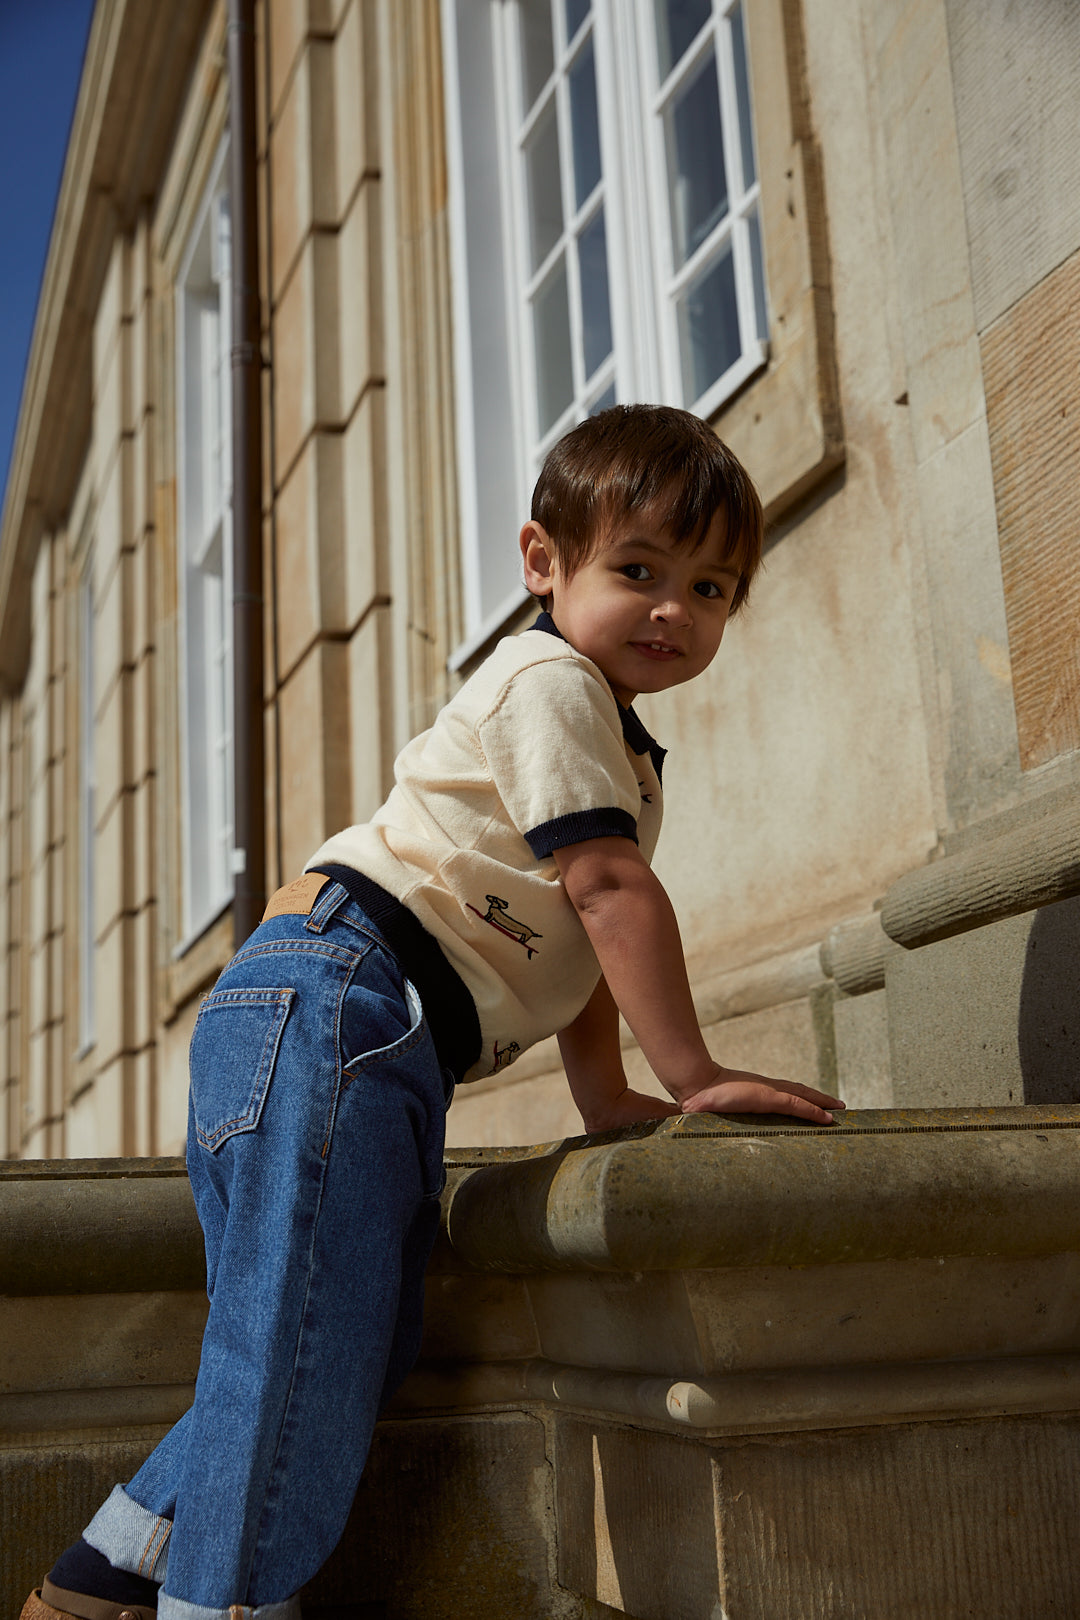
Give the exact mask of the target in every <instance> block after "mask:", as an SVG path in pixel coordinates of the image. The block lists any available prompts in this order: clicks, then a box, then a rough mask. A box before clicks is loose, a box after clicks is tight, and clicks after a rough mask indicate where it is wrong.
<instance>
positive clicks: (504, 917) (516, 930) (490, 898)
mask: <svg viewBox="0 0 1080 1620" xmlns="http://www.w3.org/2000/svg"><path fill="white" fill-rule="evenodd" d="M484 899H485V900H486V901H487V903H488V908H487V911H486V912H483V911H477V910H476V907H475V906H472V905H470V906H469V910H470V911H472V912H474V913H475V914H476V916H477V917H479V918H480V919H481V921H482V922H486V923H490V924H491V926H492V928H497V929H498V930H499V933H500V934H505V935H506V937H507V939H513V940H516V941H517V943H518V944H519V945H523V946H524V947H525V950H526V951H527V952H528V956H529V960H530V962H531V961H532V959H533V957H534V956H536V955H537V954H538V953H537V951H536V950H535V949H534V947H533V946H532V945H530V944H529V941H530V939H543V937H544V936H543V934H538V933H536V931H535V930H534V929H532V928H530V927H529V925H528V923H523V922H518V920H517V918H516V917H511V915H510V910H509V906H510V902H509V901H508V900H501V899H500V898H499V896H498V895H497V894H486V895H485V896H484ZM466 904H467V905H468V902H467V901H466Z"/></svg>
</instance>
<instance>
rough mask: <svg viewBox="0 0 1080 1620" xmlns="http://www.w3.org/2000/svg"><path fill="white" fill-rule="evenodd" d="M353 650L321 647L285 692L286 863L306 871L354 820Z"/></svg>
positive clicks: (313, 651) (283, 786) (282, 759)
mask: <svg viewBox="0 0 1080 1620" xmlns="http://www.w3.org/2000/svg"><path fill="white" fill-rule="evenodd" d="M348 680H349V673H348V650H347V648H346V647H345V646H343V645H342V644H341V643H340V642H329V643H327V642H319V643H317V644H316V645H315V646H314V647H313V648H312V649H311V651H310V652H309V653H308V654H307V656H306V657H305V658H304V659H303V660H302V661H301V663H300V664H299V665H298V666H297V668H296V670H295V671H294V672H293V674H292V675H291V676H290V677H289V679H288V680H287V681H286V682H285V684H284V686H283V687H282V688H281V693H280V696H279V699H278V707H279V716H280V730H279V747H280V750H281V753H280V760H279V772H280V783H281V804H282V815H283V822H284V825H283V826H282V829H281V847H282V862H283V865H284V869H285V872H286V873H287V874H290V875H295V874H296V873H298V872H300V871H302V870H303V868H304V866H305V865H306V864H307V862H308V861H309V860H310V859H311V857H312V855H313V854H314V852H315V850H316V849H318V847H319V845H320V844H322V843H323V842H324V841H325V839H327V838H328V837H329V836H330V834H331V833H334V832H339V831H340V829H341V828H342V827H344V826H347V825H348V820H349V798H350V781H349V695H348V692H349V688H348Z"/></svg>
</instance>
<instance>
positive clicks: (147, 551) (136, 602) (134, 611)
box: [128, 429, 157, 663]
mask: <svg viewBox="0 0 1080 1620" xmlns="http://www.w3.org/2000/svg"><path fill="white" fill-rule="evenodd" d="M147 436H148V430H145V429H144V431H143V433H142V434H141V435H140V438H139V444H140V445H141V444H142V442H143V441H144V439H145V438H146V437H147ZM156 561H157V557H156V553H155V546H154V535H153V533H152V532H147V531H146V530H145V529H142V528H141V527H140V531H139V533H138V534H137V537H136V543H135V547H134V550H133V552H132V554H131V557H130V559H129V561H128V569H129V575H130V581H131V584H130V590H131V600H130V624H129V629H128V648H129V651H130V656H131V660H132V662H133V663H137V662H138V660H139V659H140V658H143V657H145V656H146V654H147V653H149V652H152V651H153V649H154V642H155V640H156V639H157V629H156V613H155V607H154V591H155V588H156V584H157V580H156V577H155V571H156V570H155V565H156Z"/></svg>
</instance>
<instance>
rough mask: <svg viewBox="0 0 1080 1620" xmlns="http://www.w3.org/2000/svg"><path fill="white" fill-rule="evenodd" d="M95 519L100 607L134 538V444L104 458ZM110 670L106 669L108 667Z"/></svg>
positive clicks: (122, 444)
mask: <svg viewBox="0 0 1080 1620" xmlns="http://www.w3.org/2000/svg"><path fill="white" fill-rule="evenodd" d="M103 459H104V460H105V462H106V465H104V466H103V467H102V471H101V477H100V481H99V483H98V486H97V488H98V507H97V512H96V514H95V519H94V553H93V562H92V567H93V570H94V606H95V610H97V608H98V607H99V605H100V602H101V598H102V595H103V593H104V589H105V587H106V584H107V582H108V578H109V575H110V574H111V572H112V569H113V567H114V566H115V561H116V558H117V556H118V554H119V553H120V552H121V551H122V550H124V549H125V548H128V547H130V546H131V545H132V544H133V543H134V539H135V516H134V505H133V478H132V461H133V441H132V440H131V439H128V438H122V439H118V440H117V441H116V443H115V447H114V451H113V452H110V454H109V455H108V456H107V457H104V458H103ZM106 667H107V666H106Z"/></svg>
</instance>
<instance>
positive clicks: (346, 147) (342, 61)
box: [334, 0, 379, 219]
mask: <svg viewBox="0 0 1080 1620" xmlns="http://www.w3.org/2000/svg"><path fill="white" fill-rule="evenodd" d="M375 28H376V8H375V5H374V4H373V0H352V4H351V5H350V6H348V7H347V9H346V10H345V14H344V16H343V18H342V21H341V26H340V28H339V30H338V36H337V39H336V41H335V43H334V115H335V138H336V163H335V170H336V175H337V217H338V219H343V218H344V217H345V214H346V211H347V210H348V207H349V203H350V200H351V199H352V197H353V195H354V194H355V192H356V188H357V186H358V185H359V184H360V181H361V179H362V178H363V176H364V175H365V174H367V173H368V172H370V171H374V170H377V169H378V167H379V100H378V60H379V51H378V39H377V36H376V32H375Z"/></svg>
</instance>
